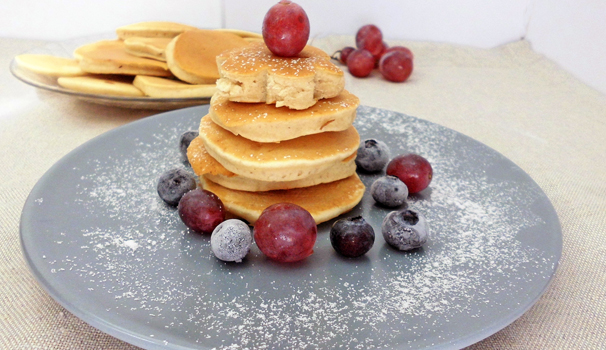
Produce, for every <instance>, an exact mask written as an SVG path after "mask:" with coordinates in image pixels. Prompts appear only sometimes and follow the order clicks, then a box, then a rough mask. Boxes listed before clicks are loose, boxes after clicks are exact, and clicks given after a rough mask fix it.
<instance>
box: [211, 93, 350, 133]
mask: <svg viewBox="0 0 606 350" xmlns="http://www.w3.org/2000/svg"><path fill="white" fill-rule="evenodd" d="M359 104H360V99H358V98H357V97H356V96H354V95H353V94H351V93H349V92H348V91H347V90H343V92H341V94H339V96H337V97H333V98H328V99H322V100H320V101H318V102H317V103H316V104H314V105H313V106H311V107H309V108H307V109H304V110H296V109H290V108H288V107H276V106H275V105H268V104H265V103H239V102H231V101H226V100H224V101H223V102H217V101H215V100H213V101H212V102H211V106H210V111H209V115H210V118H211V119H212V120H213V122H215V123H216V124H218V125H219V126H221V127H222V128H224V129H227V130H229V131H231V132H232V133H234V134H236V135H240V136H242V137H245V138H247V139H249V140H253V141H257V142H279V141H284V140H290V139H294V138H297V137H300V136H305V135H311V134H318V133H321V132H326V131H342V130H345V129H347V128H349V127H350V126H351V124H352V123H353V121H354V119H355V117H356V109H357V107H358V105H359Z"/></svg>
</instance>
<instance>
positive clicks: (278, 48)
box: [262, 0, 309, 57]
mask: <svg viewBox="0 0 606 350" xmlns="http://www.w3.org/2000/svg"><path fill="white" fill-rule="evenodd" d="M262 33H263V40H264V41H265V44H266V45H267V47H268V48H269V50H270V51H271V52H273V53H274V54H275V55H278V56H284V57H292V56H296V55H297V54H299V52H301V50H303V48H304V47H305V45H306V44H307V40H308V39H309V18H307V14H306V13H305V10H303V8H302V7H301V6H299V5H297V4H295V3H294V2H291V1H289V0H281V1H280V2H279V3H277V4H276V5H274V6H272V7H271V8H270V9H269V11H267V14H265V18H263V27H262Z"/></svg>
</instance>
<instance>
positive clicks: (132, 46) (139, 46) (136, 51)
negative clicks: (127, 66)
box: [124, 37, 172, 62]
mask: <svg viewBox="0 0 606 350" xmlns="http://www.w3.org/2000/svg"><path fill="white" fill-rule="evenodd" d="M171 40H172V38H144V37H132V38H127V39H124V50H125V51H126V52H127V53H129V54H131V55H134V56H139V57H145V58H151V59H154V60H158V61H163V62H166V54H165V52H166V46H168V43H170V41H171Z"/></svg>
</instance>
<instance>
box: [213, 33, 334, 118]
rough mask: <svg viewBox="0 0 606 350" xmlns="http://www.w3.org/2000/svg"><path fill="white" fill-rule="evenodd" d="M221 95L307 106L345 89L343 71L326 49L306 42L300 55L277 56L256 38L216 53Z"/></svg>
mask: <svg viewBox="0 0 606 350" xmlns="http://www.w3.org/2000/svg"><path fill="white" fill-rule="evenodd" d="M217 65H218V67H219V73H220V74H221V79H219V80H218V81H217V88H218V89H219V95H218V98H221V99H227V100H230V101H235V102H265V103H269V104H274V103H275V104H276V106H278V107H281V106H287V107H289V108H292V109H306V108H309V107H311V106H313V105H314V104H315V103H316V101H317V100H319V99H323V98H331V97H336V96H337V95H339V94H340V93H341V91H343V88H344V86H345V78H344V75H343V71H342V70H341V69H339V68H338V67H337V66H336V65H334V64H333V63H332V62H331V61H330V56H329V55H328V54H326V53H325V52H324V51H322V50H320V49H318V48H316V47H313V46H309V45H308V46H306V47H305V48H304V49H303V51H301V52H300V53H299V54H298V55H297V56H294V57H280V56H276V55H274V54H273V53H271V51H269V49H268V48H267V46H266V45H265V43H261V42H255V43H251V45H250V46H248V47H244V48H241V49H235V50H231V51H229V52H224V53H222V54H221V55H219V56H217Z"/></svg>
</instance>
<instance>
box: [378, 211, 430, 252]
mask: <svg viewBox="0 0 606 350" xmlns="http://www.w3.org/2000/svg"><path fill="white" fill-rule="evenodd" d="M381 231H382V233H383V238H385V241H386V242H387V243H388V244H389V245H391V246H392V247H394V248H397V249H399V250H411V249H415V248H419V247H421V246H422V245H423V244H425V242H427V236H428V235H429V226H428V225H427V221H426V220H425V216H423V215H422V214H421V213H419V212H416V211H414V210H410V209H407V210H402V211H392V212H391V213H389V214H387V216H386V217H385V219H383V223H382V224H381Z"/></svg>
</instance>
